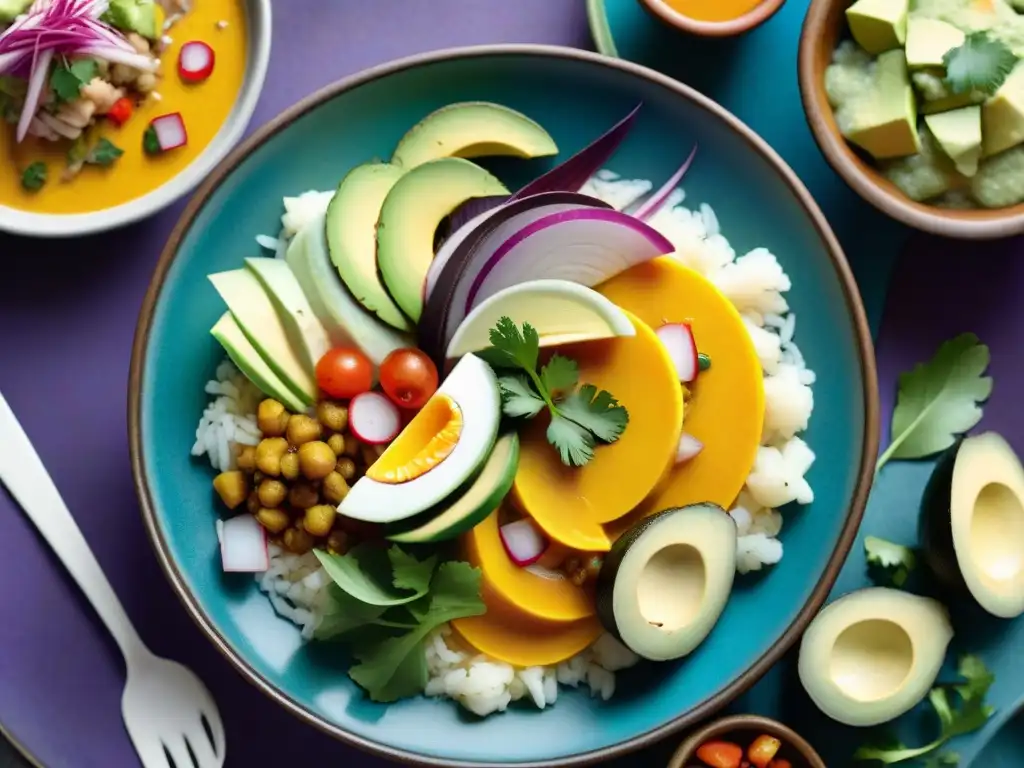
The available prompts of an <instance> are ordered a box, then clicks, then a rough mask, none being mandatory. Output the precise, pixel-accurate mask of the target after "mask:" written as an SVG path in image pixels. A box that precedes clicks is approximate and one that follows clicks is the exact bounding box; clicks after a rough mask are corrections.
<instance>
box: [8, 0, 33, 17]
mask: <svg viewBox="0 0 1024 768" xmlns="http://www.w3.org/2000/svg"><path fill="white" fill-rule="evenodd" d="M30 5H32V0H0V23H6V22H9V21H14V20H15V19H16V18H18V17H19V16H20V15H21V14H23V13H24V12H25V11H27V10H28V7H29V6H30Z"/></svg>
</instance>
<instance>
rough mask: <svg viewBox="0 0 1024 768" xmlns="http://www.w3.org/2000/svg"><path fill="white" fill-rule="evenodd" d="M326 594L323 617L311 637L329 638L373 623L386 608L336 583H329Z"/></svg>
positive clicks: (318, 638)
mask: <svg viewBox="0 0 1024 768" xmlns="http://www.w3.org/2000/svg"><path fill="white" fill-rule="evenodd" d="M328 596H329V597H328V602H327V607H326V608H325V610H324V613H323V619H322V620H321V621H320V624H319V626H317V628H316V631H315V632H314V633H313V637H314V638H315V639H317V640H330V639H333V638H336V637H338V636H340V635H344V634H347V633H349V632H351V631H352V630H354V629H359V628H360V627H365V626H366V625H368V624H373V622H374V621H375V620H376V619H379V618H380V617H381V616H382V615H383V614H384V611H385V610H387V608H386V607H385V606H383V605H371V604H370V603H364V602H363V601H362V600H360V599H358V598H355V597H352V595H350V594H349V593H348V592H346V591H345V590H343V589H341V588H340V587H339V586H338V585H337V584H331V585H330V587H329V588H328Z"/></svg>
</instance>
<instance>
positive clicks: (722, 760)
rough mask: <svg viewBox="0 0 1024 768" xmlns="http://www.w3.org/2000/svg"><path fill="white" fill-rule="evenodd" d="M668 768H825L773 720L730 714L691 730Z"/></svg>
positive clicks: (798, 738) (799, 738) (806, 745)
mask: <svg viewBox="0 0 1024 768" xmlns="http://www.w3.org/2000/svg"><path fill="white" fill-rule="evenodd" d="M668 768H825V761H824V760H822V759H821V757H820V756H819V755H818V753H817V752H815V751H814V747H812V746H811V745H810V744H809V743H808V742H807V740H806V739H804V738H803V737H802V736H800V735H799V734H797V733H796V732H795V731H793V730H792V729H791V728H789V727H787V726H785V725H783V724H782V723H780V722H778V721H777V720H772V719H770V718H767V717H761V716H759V715H732V716H730V717H723V718H721V719H720V720H715V721H713V722H711V723H709V724H708V725H706V726H704V727H703V728H701V729H700V730H698V731H694V732H693V733H692V734H691V735H690V736H689V737H687V739H686V741H684V742H683V743H682V744H680V745H679V748H678V749H677V750H676V751H675V753H674V754H673V755H672V759H671V760H670V761H669V764H668Z"/></svg>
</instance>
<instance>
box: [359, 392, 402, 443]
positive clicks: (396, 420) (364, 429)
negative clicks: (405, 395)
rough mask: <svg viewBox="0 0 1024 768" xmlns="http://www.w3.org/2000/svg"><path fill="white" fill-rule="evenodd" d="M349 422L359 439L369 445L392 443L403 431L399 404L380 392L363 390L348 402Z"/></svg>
mask: <svg viewBox="0 0 1024 768" xmlns="http://www.w3.org/2000/svg"><path fill="white" fill-rule="evenodd" d="M348 424H349V429H351V430H352V434H354V435H355V436H356V437H357V438H358V439H359V440H361V441H362V442H364V443H368V444H369V445H383V444H385V443H390V442H391V441H392V440H394V439H395V438H396V437H398V433H399V432H401V431H402V414H401V413H400V412H399V410H398V406H397V405H395V404H394V403H392V402H391V401H390V400H388V398H387V397H385V396H384V395H382V394H381V393H380V392H363V393H361V394H358V395H356V396H355V397H353V398H352V400H351V402H350V403H349V404H348Z"/></svg>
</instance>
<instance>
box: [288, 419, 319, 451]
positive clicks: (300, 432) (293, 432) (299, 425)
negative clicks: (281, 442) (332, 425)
mask: <svg viewBox="0 0 1024 768" xmlns="http://www.w3.org/2000/svg"><path fill="white" fill-rule="evenodd" d="M287 436H288V442H289V443H291V444H292V445H294V446H295V447H296V448H298V447H299V446H301V445H304V444H305V443H308V442H311V441H313V440H319V439H320V422H319V421H317V420H316V419H313V418H310V417H309V416H307V415H306V414H304V413H297V414H295V415H294V416H292V417H291V418H290V419H288V434H287Z"/></svg>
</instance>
